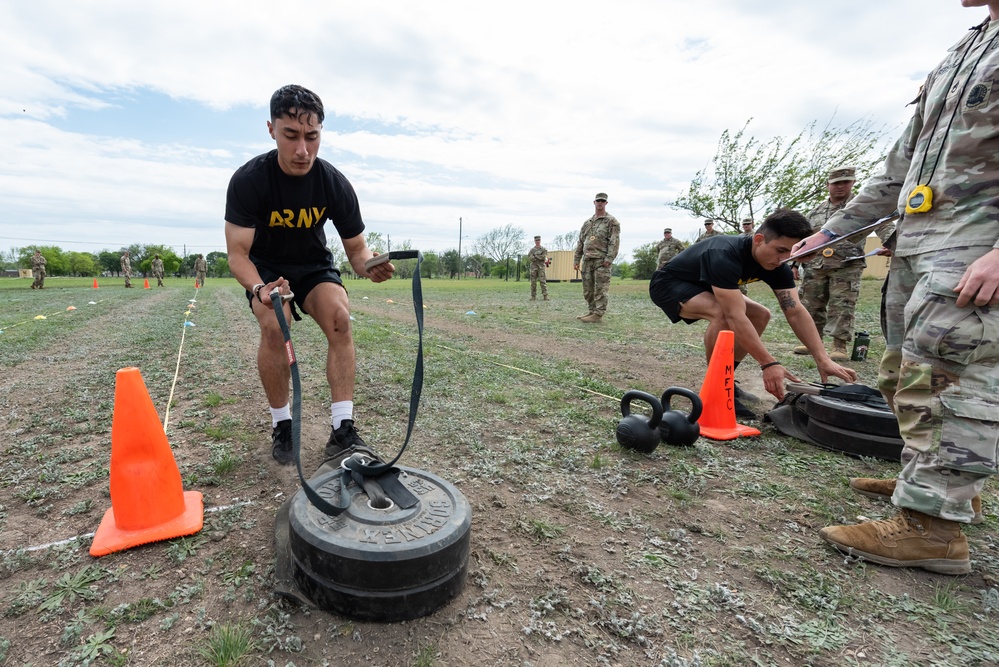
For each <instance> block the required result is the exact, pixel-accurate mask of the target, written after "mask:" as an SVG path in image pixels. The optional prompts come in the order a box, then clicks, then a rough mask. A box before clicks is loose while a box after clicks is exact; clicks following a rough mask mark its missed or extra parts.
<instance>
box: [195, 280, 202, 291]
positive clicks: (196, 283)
mask: <svg viewBox="0 0 999 667" xmlns="http://www.w3.org/2000/svg"><path fill="white" fill-rule="evenodd" d="M199 287H201V285H199V284H198V279H197V278H195V279H194V289H198V288H199Z"/></svg>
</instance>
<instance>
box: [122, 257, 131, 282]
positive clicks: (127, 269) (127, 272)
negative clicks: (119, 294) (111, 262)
mask: <svg viewBox="0 0 999 667" xmlns="http://www.w3.org/2000/svg"><path fill="white" fill-rule="evenodd" d="M121 273H122V275H124V276H125V287H131V286H132V260H130V259H129V258H128V251H127V250H126V251H125V254H124V255H122V256H121Z"/></svg>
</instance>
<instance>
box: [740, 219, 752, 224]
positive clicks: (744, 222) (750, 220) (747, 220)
mask: <svg viewBox="0 0 999 667" xmlns="http://www.w3.org/2000/svg"><path fill="white" fill-rule="evenodd" d="M742 224H744V225H751V224H753V219H752V218H743V220H742Z"/></svg>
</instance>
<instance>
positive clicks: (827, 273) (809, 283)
mask: <svg viewBox="0 0 999 667" xmlns="http://www.w3.org/2000/svg"><path fill="white" fill-rule="evenodd" d="M863 272H864V265H863V264H860V263H859V262H858V263H857V265H856V266H845V267H840V268H836V269H813V268H811V267H807V268H806V269H805V277H804V279H803V280H802V281H801V288H800V289H799V290H798V291H799V292H800V295H801V304H802V305H803V306H804V307H805V310H807V311H808V314H809V315H811V316H812V319H813V320H815V327H816V328H817V329H818V330H819V335H825V336H831V337H833V338H836V339H838V340H842V341H846V342H850V340H851V339H852V338H853V316H854V311H855V310H856V308H857V297H858V296H860V275H861V274H862V273H863Z"/></svg>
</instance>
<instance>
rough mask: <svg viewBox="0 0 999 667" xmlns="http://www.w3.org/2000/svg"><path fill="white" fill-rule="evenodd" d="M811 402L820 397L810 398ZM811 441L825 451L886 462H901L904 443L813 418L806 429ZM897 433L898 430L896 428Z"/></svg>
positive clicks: (899, 439)
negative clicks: (829, 450) (869, 457)
mask: <svg viewBox="0 0 999 667" xmlns="http://www.w3.org/2000/svg"><path fill="white" fill-rule="evenodd" d="M808 398H809V401H811V399H814V398H822V397H819V396H809V397H808ZM805 432H806V433H807V434H808V436H809V438H810V439H811V441H812V442H813V443H814V444H816V445H818V446H819V447H822V448H823V449H831V450H833V451H836V452H843V453H844V454H851V455H853V456H871V457H874V458H878V459H884V460H886V461H895V462H897V461H899V460H900V457H901V455H902V447H903V445H904V442H903V441H902V439H901V438H898V437H896V438H886V437H884V436H880V435H871V434H869V433H857V432H856V431H853V430H848V429H845V428H840V427H838V426H834V425H832V424H827V423H825V422H822V421H819V420H818V419H815V418H814V417H812V418H811V419H809V420H808V425H807V426H806V427H805ZM896 432H897V428H896Z"/></svg>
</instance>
